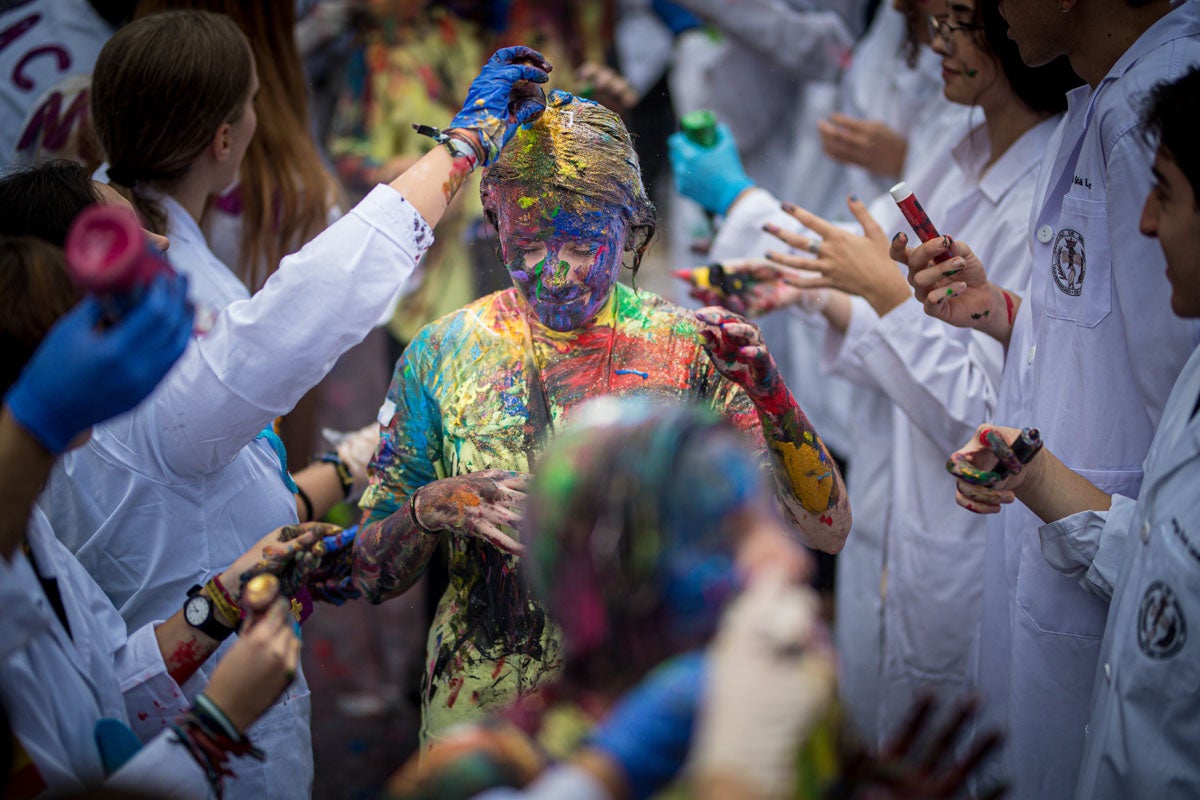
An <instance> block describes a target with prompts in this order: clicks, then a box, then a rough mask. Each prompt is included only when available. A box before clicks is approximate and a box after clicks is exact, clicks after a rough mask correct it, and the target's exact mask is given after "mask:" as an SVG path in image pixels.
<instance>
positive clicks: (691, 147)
mask: <svg viewBox="0 0 1200 800" xmlns="http://www.w3.org/2000/svg"><path fill="white" fill-rule="evenodd" d="M667 152H668V155H669V156H670V158H671V171H672V172H673V173H674V174H675V189H676V190H677V191H678V192H679V193H680V194H681V195H683V196H684V197H686V198H688V199H690V200H695V201H696V202H697V203H699V204H700V205H701V206H703V207H704V209H705V210H706V211H711V212H712V213H714V214H724V213H725V212H726V211H728V210H729V207H730V206H731V205H733V201H734V200H736V199H737V196H738V195H739V194H741V193H742V191H743V190H744V189H748V188H750V187H751V186H753V185H754V181H752V180H750V178H749V177H748V176H747V175H746V170H745V169H743V167H742V158H741V156H739V155H738V151H737V142H735V141H734V140H733V134H731V133H730V132H729V128H727V127H725V126H724V125H722V124H721V123H719V122H718V123H717V141H716V144H714V145H713V146H712V147H701V146H700V145H698V144H696V143H695V142H693V141H692V140H691V139H689V138H687V136H685V135H684V134H682V133H673V134H671V136H670V137H669V138H668V139H667Z"/></svg>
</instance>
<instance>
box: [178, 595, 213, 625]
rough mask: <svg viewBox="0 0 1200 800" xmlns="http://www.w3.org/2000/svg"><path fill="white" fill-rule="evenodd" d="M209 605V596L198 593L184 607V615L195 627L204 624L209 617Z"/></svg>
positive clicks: (189, 623)
mask: <svg viewBox="0 0 1200 800" xmlns="http://www.w3.org/2000/svg"><path fill="white" fill-rule="evenodd" d="M208 613H209V606H208V598H207V597H201V596H200V595H196V596H195V597H193V598H191V599H189V600H188V601H187V605H185V606H184V607H183V616H184V618H185V619H186V620H187V622H188V625H191V626H192V627H193V628H195V627H199V626H200V625H203V624H204V621H205V620H206V619H208Z"/></svg>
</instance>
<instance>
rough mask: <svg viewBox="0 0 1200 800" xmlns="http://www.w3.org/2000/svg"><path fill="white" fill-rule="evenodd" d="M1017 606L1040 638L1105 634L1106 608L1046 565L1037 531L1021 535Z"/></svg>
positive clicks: (1105, 605) (1068, 578)
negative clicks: (1046, 636) (1045, 636)
mask: <svg viewBox="0 0 1200 800" xmlns="http://www.w3.org/2000/svg"><path fill="white" fill-rule="evenodd" d="M1016 603H1017V606H1018V608H1019V609H1020V610H1021V611H1022V612H1024V614H1025V616H1026V617H1027V618H1028V619H1029V622H1031V623H1032V624H1033V626H1034V627H1035V628H1036V629H1037V631H1038V632H1040V633H1042V634H1050V635H1056V636H1071V637H1076V638H1082V639H1096V640H1099V638H1100V637H1101V636H1102V635H1103V634H1104V623H1105V620H1106V619H1107V618H1108V604H1107V603H1105V602H1104V601H1102V600H1101V599H1100V598H1098V597H1096V596H1095V595H1093V594H1089V593H1088V592H1087V591H1085V590H1084V589H1083V587H1081V586H1080V585H1079V581H1078V579H1077V578H1075V577H1072V576H1068V575H1064V574H1062V573H1061V572H1059V571H1058V570H1056V569H1055V568H1054V567H1052V566H1050V564H1048V563H1047V562H1046V559H1045V558H1044V557H1043V556H1042V548H1041V546H1040V542H1039V539H1038V536H1037V533H1036V531H1024V532H1023V533H1022V541H1021V557H1020V566H1019V567H1018V572H1017V590H1016Z"/></svg>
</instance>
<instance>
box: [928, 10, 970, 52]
mask: <svg viewBox="0 0 1200 800" xmlns="http://www.w3.org/2000/svg"><path fill="white" fill-rule="evenodd" d="M981 30H983V26H982V25H955V24H954V23H952V22H950V20H948V19H938V18H937V17H935V16H934V15H932V14H930V15H929V38H930V39H937V38H938V37H941V39H942V41H944V42H945V43H946V51H947V52H948V53H949V54H950V55H954V52H955V50H956V49H957V47H956V46H955V44H954V34H955V32H956V31H981Z"/></svg>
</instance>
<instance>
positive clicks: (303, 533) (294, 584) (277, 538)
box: [221, 522, 341, 610]
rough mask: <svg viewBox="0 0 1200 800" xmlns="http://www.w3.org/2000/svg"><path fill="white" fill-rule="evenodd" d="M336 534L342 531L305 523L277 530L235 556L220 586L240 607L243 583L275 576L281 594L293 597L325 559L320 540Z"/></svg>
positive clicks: (335, 527) (336, 528) (322, 524)
mask: <svg viewBox="0 0 1200 800" xmlns="http://www.w3.org/2000/svg"><path fill="white" fill-rule="evenodd" d="M339 531H341V528H339V527H338V526H337V525H330V524H328V523H324V522H305V523H302V524H300V525H284V526H283V527H282V528H276V529H275V530H273V531H271V532H270V533H268V534H267V535H266V536H264V537H263V538H261V539H259V540H258V541H257V542H255V544H254V546H253V547H251V548H250V549H249V550H247V551H246V552H245V553H243V554H242V555H240V556H238V559H237V561H234V562H233V563H232V564H230V565H229V568H228V569H226V570H225V571H224V572H223V573H221V585H222V586H224V587H225V590H226V591H228V592H229V594H230V595H231V596H232V598H233V600H234V601H235V602H239V603H240V599H241V594H242V589H243V587H244V586H245V584H246V581H248V580H250V579H251V578H253V577H254V576H255V575H261V574H264V573H265V574H270V575H275V576H278V577H279V578H280V580H281V583H282V587H281V590H282V592H283V594H284V595H285V596H287V597H293V596H295V594H296V592H297V591H298V590H299V589H300V587H301V586H303V585H304V584H305V582H306V581H307V580H308V576H309V574H310V573H311V572H312V571H313V570H315V569H316V568H317V567H318V566H319V565H320V563H321V558H322V557H323V556H324V555H325V549H326V548H325V545H324V544H323V543H322V541H321V539H322V537H324V536H332V535H334V534H336V533H338V532H339ZM243 610H244V609H243Z"/></svg>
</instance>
